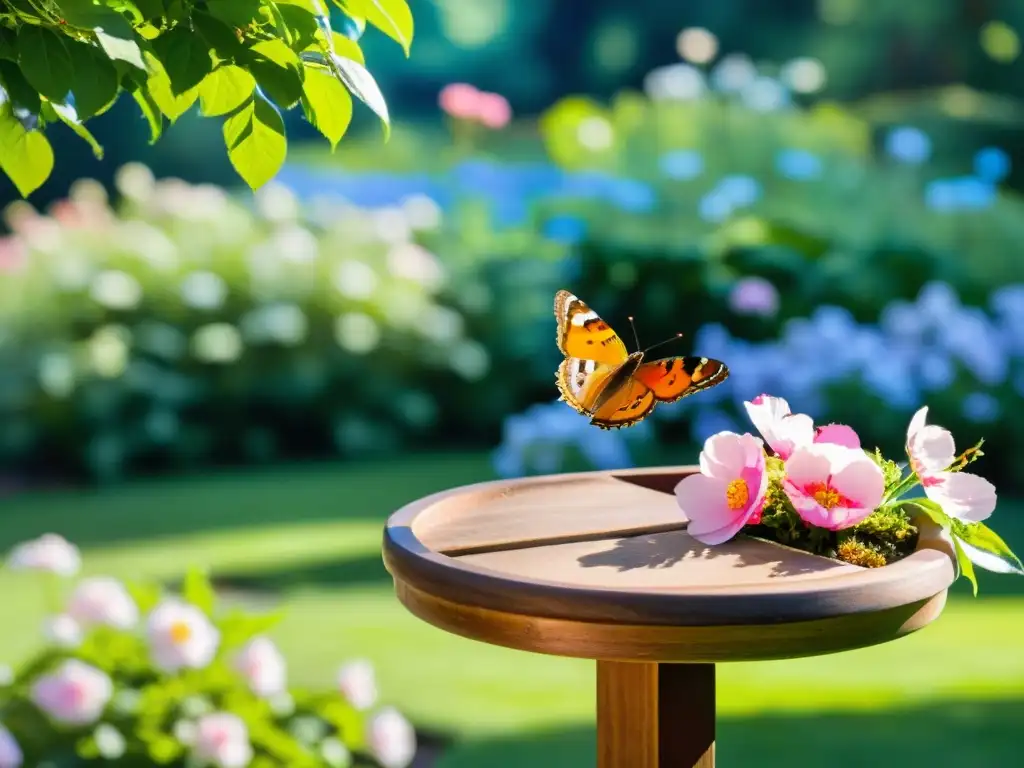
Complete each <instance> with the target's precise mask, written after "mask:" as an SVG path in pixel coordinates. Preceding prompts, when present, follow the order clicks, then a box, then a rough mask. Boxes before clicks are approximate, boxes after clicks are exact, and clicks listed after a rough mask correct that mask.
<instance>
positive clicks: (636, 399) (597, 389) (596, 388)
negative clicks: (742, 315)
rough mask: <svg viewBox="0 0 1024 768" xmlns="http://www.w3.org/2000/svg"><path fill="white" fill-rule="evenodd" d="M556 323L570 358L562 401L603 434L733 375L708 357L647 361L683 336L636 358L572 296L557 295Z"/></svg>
mask: <svg viewBox="0 0 1024 768" xmlns="http://www.w3.org/2000/svg"><path fill="white" fill-rule="evenodd" d="M555 319H556V320H557V321H558V337H557V341H558V348H559V349H560V350H561V351H562V354H563V355H565V360H563V361H562V363H561V365H559V366H558V372H557V373H556V374H555V382H556V383H557V385H558V391H559V392H561V394H562V396H561V397H560V398H559V399H560V400H565V402H567V403H568V404H569V405H570V406H572V408H574V409H575V410H576V411H577V412H579V413H582V414H583V415H585V416H590V423H591V424H594V425H595V426H598V427H601V428H602V429H619V428H621V427H628V426H630V425H632V424H636V423H637V422H639V421H642V420H643V419H644V418H645V417H646V416H648V415H649V414H650V413H651V411H653V410H654V406H655V404H656V403H674V402H675V401H676V400H680V399H682V398H684V397H686V396H687V395H692V394H693V393H694V392H699V391H700V390H702V389H708V388H709V387H713V386H715V385H716V384H721V383H722V382H723V381H725V380H726V378H728V376H729V369H728V368H727V367H726V366H725V364H724V363H721V362H719V361H718V360H712V359H710V358H707V357H666V358H664V359H662V360H653V361H650V362H645V361H644V355H645V354H647V352H650V351H651V350H652V349H654V347H657V346H660V344H664V343H666V342H667V341H673V340H674V339H675V338H678V337H679V336H682V334H677V336H676V337H673V338H672V339H667V340H666V342H661V343H660V344H655V345H654V347H648V348H647V349H646V350H637V351H636V352H633V353H632V354H630V353H629V352H627V350H626V345H625V344H624V343H623V341H622V339H620V338H619V335H618V334H617V333H615V331H613V330H612V329H611V328H610V327H609V326H608V324H607V323H606V322H604V320H602V319H601V318H600V317H599V316H598V314H597V312H595V311H594V310H592V309H591V308H590V307H588V306H587V305H586V304H585V303H584V302H583V301H582V300H580V299H578V298H577V297H576V296H574V295H572V294H571V293H570V292H569V291H564V290H563V291H559V292H558V293H556V294H555ZM632 322H633V318H630V323H632ZM633 335H634V337H635V336H636V328H635V327H634V328H633ZM637 346H638V347H639V346H640V344H639V342H638V343H637Z"/></svg>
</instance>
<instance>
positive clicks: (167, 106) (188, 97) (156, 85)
mask: <svg viewBox="0 0 1024 768" xmlns="http://www.w3.org/2000/svg"><path fill="white" fill-rule="evenodd" d="M146 62H147V63H148V64H149V79H148V80H147V81H146V90H148V91H149V95H150V97H151V98H152V101H153V103H154V104H156V106H157V107H158V108H159V109H160V111H161V112H162V113H163V114H165V115H167V119H168V120H170V121H171V123H172V124H173V123H174V121H175V120H177V119H178V118H179V117H181V116H182V115H183V114H185V113H186V112H187V111H188V109H189V107H191V106H192V105H193V104H194V103H195V101H196V99H197V98H198V97H199V89H198V88H191V89H189V90H187V91H185V92H184V93H183V94H181V95H180V96H179V95H176V94H175V93H174V90H173V88H172V86H171V79H170V78H169V77H168V76H167V71H166V70H165V69H164V67H163V64H161V63H160V61H159V59H157V57H156V56H154V55H153V54H152V53H150V52H149V51H146Z"/></svg>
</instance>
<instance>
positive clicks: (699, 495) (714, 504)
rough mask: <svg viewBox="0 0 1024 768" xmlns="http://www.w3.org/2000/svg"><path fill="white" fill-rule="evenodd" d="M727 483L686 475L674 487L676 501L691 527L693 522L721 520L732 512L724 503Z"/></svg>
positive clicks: (703, 476) (705, 476) (710, 478)
mask: <svg viewBox="0 0 1024 768" xmlns="http://www.w3.org/2000/svg"><path fill="white" fill-rule="evenodd" d="M728 485H729V481H728V480H725V479H722V478H718V477H709V476H708V475H703V474H701V475H688V476H687V477H684V478H683V479H682V480H680V481H679V483H678V484H677V485H676V501H677V502H678V503H679V508H680V509H681V510H682V511H683V514H684V515H686V517H687V519H688V520H689V521H690V523H691V525H692V524H693V522H694V521H705V522H706V521H716V520H721V519H723V516H724V515H725V514H726V513H729V514H731V513H732V510H730V509H729V507H728V506H727V505H726V503H725V489H726V487H727V486H728Z"/></svg>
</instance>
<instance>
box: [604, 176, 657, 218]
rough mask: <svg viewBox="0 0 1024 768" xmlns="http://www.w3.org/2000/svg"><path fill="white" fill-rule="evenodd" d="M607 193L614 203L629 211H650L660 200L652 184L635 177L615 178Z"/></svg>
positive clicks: (617, 206) (610, 200) (619, 207)
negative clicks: (634, 178)
mask: <svg viewBox="0 0 1024 768" xmlns="http://www.w3.org/2000/svg"><path fill="white" fill-rule="evenodd" d="M606 194H607V198H608V201H609V202H610V203H611V204H612V205H614V206H615V207H616V208H618V209H619V210H622V211H626V212H627V213H650V212H651V211H652V210H653V209H654V206H655V205H656V204H657V201H658V196H657V194H656V193H655V192H654V189H653V188H652V187H651V186H650V185H648V184H645V183H644V182H642V181H635V180H633V179H615V180H614V181H613V182H612V183H611V184H610V185H609V187H608V190H607V193H606Z"/></svg>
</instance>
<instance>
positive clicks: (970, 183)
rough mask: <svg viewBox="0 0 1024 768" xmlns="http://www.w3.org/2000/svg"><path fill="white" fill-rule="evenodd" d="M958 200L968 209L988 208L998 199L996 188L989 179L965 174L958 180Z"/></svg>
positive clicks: (962, 206) (961, 205)
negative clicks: (985, 179)
mask: <svg viewBox="0 0 1024 768" xmlns="http://www.w3.org/2000/svg"><path fill="white" fill-rule="evenodd" d="M956 188H957V200H958V202H959V203H960V207H961V208H964V209H967V210H974V211H977V210H981V209H983V208H988V207H989V206H991V205H992V204H993V203H994V202H995V201H996V188H995V186H994V185H993V184H992V183H991V182H988V181H984V180H982V179H978V178H975V177H974V176H964V177H963V178H961V179H957V180H956Z"/></svg>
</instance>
